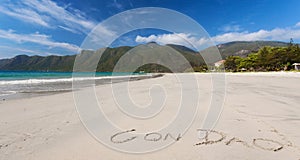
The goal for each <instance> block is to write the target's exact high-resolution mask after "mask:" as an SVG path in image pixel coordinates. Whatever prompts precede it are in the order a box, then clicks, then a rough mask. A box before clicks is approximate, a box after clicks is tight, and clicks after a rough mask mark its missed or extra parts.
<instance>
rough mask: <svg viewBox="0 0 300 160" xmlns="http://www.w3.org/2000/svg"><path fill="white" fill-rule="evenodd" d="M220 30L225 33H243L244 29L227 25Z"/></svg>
mask: <svg viewBox="0 0 300 160" xmlns="http://www.w3.org/2000/svg"><path fill="white" fill-rule="evenodd" d="M219 30H221V31H223V32H238V31H241V30H242V28H241V26H240V25H225V26H223V27H221V28H220V29H219Z"/></svg>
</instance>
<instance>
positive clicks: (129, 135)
mask: <svg viewBox="0 0 300 160" xmlns="http://www.w3.org/2000/svg"><path fill="white" fill-rule="evenodd" d="M134 132H136V130H135V129H131V130H127V131H122V132H119V133H116V134H114V135H112V136H111V137H110V141H111V142H112V143H115V144H123V143H130V142H133V141H135V140H137V139H140V140H143V141H147V142H149V143H159V142H162V141H166V140H172V141H174V142H176V141H179V140H180V139H181V138H182V135H181V134H176V135H175V134H172V133H166V134H161V133H158V132H149V133H146V134H144V135H139V136H138V135H134ZM197 132H204V133H205V137H204V138H202V139H199V141H198V142H196V143H195V144H192V145H193V146H208V145H213V144H217V143H223V144H224V145H226V146H230V145H241V146H243V147H247V148H258V149H261V150H266V151H273V152H277V151H280V150H282V149H283V147H284V146H285V145H284V144H283V143H281V142H278V141H276V140H272V139H267V138H253V139H252V141H251V142H247V141H244V140H242V139H240V138H238V137H235V136H228V135H227V134H225V133H223V132H219V131H214V130H203V129H198V130H197Z"/></svg>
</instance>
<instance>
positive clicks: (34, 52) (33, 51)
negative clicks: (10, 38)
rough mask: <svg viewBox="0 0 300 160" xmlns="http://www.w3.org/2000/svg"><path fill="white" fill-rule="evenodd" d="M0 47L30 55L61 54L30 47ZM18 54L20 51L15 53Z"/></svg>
mask: <svg viewBox="0 0 300 160" xmlns="http://www.w3.org/2000/svg"><path fill="white" fill-rule="evenodd" d="M0 48H3V49H5V51H7V50H11V51H13V52H14V53H15V51H17V52H21V53H26V54H30V55H41V54H44V55H47V56H48V55H60V56H61V55H62V54H58V53H54V52H45V51H36V50H31V49H26V48H18V47H9V46H0ZM15 54H16V55H17V54H20V53H15Z"/></svg>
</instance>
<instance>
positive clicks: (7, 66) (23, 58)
mask: <svg viewBox="0 0 300 160" xmlns="http://www.w3.org/2000/svg"><path fill="white" fill-rule="evenodd" d="M153 47H154V48H156V49H155V50H154V51H155V52H157V53H167V51H168V52H172V51H174V50H176V51H177V52H178V53H180V54H181V55H183V56H184V57H185V59H187V60H188V61H189V62H190V64H191V65H192V66H193V67H194V66H201V65H204V61H203V59H202V57H201V56H200V55H199V54H195V53H196V52H195V51H193V50H191V49H189V48H187V47H185V46H179V45H165V46H161V45H158V44H156V43H153V42H152V43H148V44H145V45H139V46H136V47H130V46H121V47H116V48H102V49H99V50H97V51H90V50H83V51H82V52H81V53H80V55H79V56H82V57H83V58H81V59H83V62H82V66H86V67H87V68H88V66H90V64H92V62H93V61H94V58H95V55H97V54H98V53H100V51H103V50H104V49H105V52H104V53H103V55H102V56H101V59H100V60H99V63H98V66H97V71H99V72H112V71H113V69H114V66H115V65H116V63H117V62H118V61H119V59H120V58H121V57H122V56H123V55H124V54H125V53H127V52H128V51H130V50H131V49H135V52H137V53H139V52H145V51H146V50H147V48H148V50H147V52H149V53H150V52H151V50H153ZM145 54H147V53H145ZM157 55H159V54H157ZM75 58H76V55H69V56H47V57H43V56H27V55H18V56H16V57H14V58H11V59H2V60H0V71H73V65H74V61H75ZM151 58H155V57H151ZM185 69H188V68H185ZM140 70H143V71H146V72H154V71H155V72H169V70H168V69H167V68H165V67H163V66H160V65H157V64H147V65H144V66H141V67H140V68H139V69H138V70H137V71H140Z"/></svg>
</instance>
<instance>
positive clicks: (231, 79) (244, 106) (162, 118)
mask: <svg viewBox="0 0 300 160" xmlns="http://www.w3.org/2000/svg"><path fill="white" fill-rule="evenodd" d="M195 75H196V77H197V79H198V80H199V88H200V90H201V93H200V99H199V101H200V103H201V104H202V105H201V106H204V107H202V108H200V109H199V111H198V114H197V117H196V119H195V121H194V123H193V125H192V126H191V127H190V128H189V130H188V132H187V133H186V134H184V135H183V136H182V138H181V139H180V140H179V141H177V142H175V143H174V144H173V145H171V146H169V147H167V148H164V149H161V150H159V151H156V152H151V153H147V154H130V153H122V152H118V151H115V150H113V149H110V148H108V147H107V146H105V145H103V144H101V143H100V142H98V141H97V140H96V139H95V138H93V136H91V135H90V134H89V133H88V132H87V129H86V128H85V127H84V125H83V124H82V123H81V121H80V119H79V115H78V113H77V111H76V107H75V104H74V99H73V93H72V92H68V93H60V94H55V95H49V96H40V97H32V98H26V99H14V100H6V101H0V159H1V160H21V159H22V160H42V159H43V160H96V159H97V160H98V159H103V160H106V159H108V160H129V159H130V160H132V159H139V160H140V159H145V160H146V159H147V160H148V159H149V160H150V159H161V160H167V159H178V160H196V159H201V160H235V159H236V160H241V159H245V160H246V159H257V160H267V159H272V160H283V159H286V160H299V159H300V133H299V132H300V128H299V127H300V105H299V104H300V83H299V82H300V81H299V80H300V74H299V73H227V74H226V88H227V90H226V97H225V101H224V103H223V104H224V107H223V111H222V114H221V116H220V118H219V120H218V123H217V124H216V126H215V128H213V131H212V132H211V133H210V134H209V135H208V137H206V139H199V138H198V137H197V135H198V133H197V129H201V128H199V126H200V125H199V124H201V123H200V122H202V120H203V116H204V115H205V113H206V112H207V109H208V108H207V107H208V106H209V104H210V98H211V93H210V92H209V91H210V88H211V79H210V76H209V75H208V74H195ZM123 83H125V82H123ZM129 84H130V86H131V87H132V93H133V95H132V98H133V99H136V103H138V104H141V105H145V104H148V103H149V93H148V90H149V87H151V85H153V84H159V85H161V86H164V87H166V88H167V89H169V90H167V89H166V91H165V92H166V93H167V95H168V98H169V101H166V102H165V106H166V108H165V109H163V110H162V111H161V112H160V114H161V115H157V116H155V117H154V118H153V119H151V120H149V121H147V120H137V119H134V118H131V117H128V116H126V115H125V114H122V113H121V112H120V111H117V109H116V108H115V106H116V105H115V103H114V99H113V98H112V95H111V91H110V90H111V88H110V84H106V85H99V86H96V93H97V95H99V101H100V102H99V103H100V104H103V105H106V106H111V108H106V109H104V111H105V113H108V114H107V115H108V117H109V118H110V120H111V121H112V122H113V123H115V124H116V125H118V126H119V127H120V128H122V129H124V131H126V130H131V129H135V130H136V131H140V132H148V133H149V132H151V131H155V129H157V128H161V127H164V126H165V125H167V124H168V122H169V121H170V119H172V118H174V116H176V111H177V110H176V109H174V108H172V105H173V104H175V102H177V99H176V96H178V95H176V94H177V92H172V88H176V87H178V85H179V84H178V83H176V81H175V78H174V75H172V74H166V75H164V76H163V77H158V78H153V79H144V80H139V81H130V82H129ZM190 89H191V90H193V89H197V88H190ZM153 94H155V91H154V93H153ZM170 99H171V101H170ZM150 102H151V98H150ZM205 106H206V107H205ZM198 122H199V123H198ZM100 126H101V125H100ZM103 132H105V128H104V129H103ZM111 134H112V135H114V134H116V133H111ZM123 138H124V137H123ZM138 138H140V139H143V137H137V139H138ZM127 143H133V141H132V142H131V141H129V142H127ZM147 143H160V142H159V141H157V142H147ZM120 145H122V144H120ZM141 147H142V146H141Z"/></svg>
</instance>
